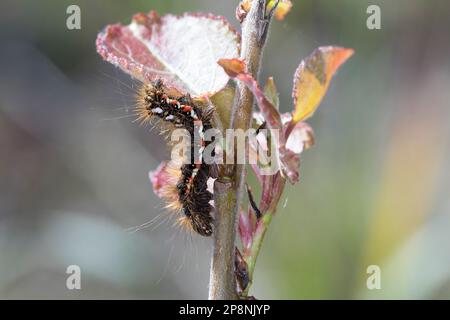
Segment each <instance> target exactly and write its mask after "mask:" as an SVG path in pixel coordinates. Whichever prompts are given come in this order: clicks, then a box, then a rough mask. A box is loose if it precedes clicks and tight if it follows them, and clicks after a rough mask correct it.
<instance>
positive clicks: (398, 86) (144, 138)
mask: <svg viewBox="0 0 450 320" xmlns="http://www.w3.org/2000/svg"><path fill="white" fill-rule="evenodd" d="M293 2H294V8H293V10H292V12H291V13H290V14H289V15H288V16H287V18H286V19H285V20H284V21H283V22H275V23H273V25H272V29H271V34H270V38H269V43H268V45H267V48H266V51H265V54H264V62H263V71H262V73H261V75H260V78H261V79H264V78H266V77H267V76H269V75H273V76H274V77H275V79H276V81H277V85H278V87H279V90H280V94H281V96H280V98H281V108H282V109H283V111H289V110H291V108H292V106H291V97H290V92H291V88H292V76H293V73H294V70H295V68H296V66H297V65H298V63H299V62H300V60H301V59H302V58H303V57H305V56H307V55H308V54H309V53H310V52H311V51H312V50H313V49H315V48H316V47H318V46H320V45H329V44H335V45H341V46H345V47H351V48H354V49H355V51H356V54H355V56H354V57H353V58H351V59H350V61H349V62H348V63H346V64H345V65H344V66H343V68H342V69H341V70H340V71H339V73H338V75H337V76H336V78H335V79H334V81H333V83H332V86H331V88H330V91H329V92H328V95H327V97H326V98H325V100H324V101H323V103H322V105H321V106H320V108H319V110H318V112H317V113H316V114H315V116H314V117H313V118H312V119H311V120H310V121H309V122H310V123H311V125H312V126H313V128H314V130H315V132H316V141H317V144H316V145H315V146H314V148H313V149H311V150H308V152H306V153H305V154H304V156H303V159H302V166H301V182H300V184H298V185H296V186H293V187H292V186H290V187H289V188H288V190H287V192H286V194H285V197H284V198H283V199H282V200H281V204H282V205H283V204H284V206H283V207H282V208H280V210H279V212H278V213H277V216H276V218H275V219H274V222H273V225H272V226H271V228H270V231H269V232H268V235H267V238H266V241H265V243H264V247H263V249H262V252H261V256H260V259H259V261H258V265H257V268H256V274H255V283H254V287H253V288H252V293H253V294H254V295H255V296H256V297H258V298H270V299H357V298H363V299H366V298H369V299H374V298H375V299H376V298H388V299H397V298H406V299H410V298H419V299H422V298H427V299H428V298H450V197H449V191H450V169H449V159H450V158H449V157H450V148H449V145H450V144H449V136H450V110H449V107H450V103H449V101H450V41H449V39H450V34H449V33H450V3H449V2H448V1H446V0H432V1H425V0H396V1H387V0H386V1H376V0H371V1H367V0H358V1H356V0H328V1H326V0H294V1H293ZM69 4H78V5H79V6H80V7H81V14H82V29H81V30H80V31H69V30H67V29H66V24H65V21H66V18H67V15H66V8H67V6H68V5H69ZM236 4H237V0H236V1H207V0H192V1H184V0H183V1H182V0H178V1H176V0H164V1H157V0H145V1H144V0H143V1H100V0H89V1H88V0H85V1H76V0H72V1H46V0H42V1H32V0H28V1H24V0H14V1H12V0H3V1H1V3H0V298H4V299H13V298H43V299H47V298H57V299H79V298H83V299H93V298H120V299H121V298H150V299H177V298H178V299H197V298H199V299H202V298H206V297H207V286H208V279H209V259H210V255H211V248H210V242H209V241H208V240H207V239H206V240H205V239H200V237H196V236H187V235H185V234H183V232H181V231H180V230H177V229H176V228H174V227H172V223H171V222H170V219H169V218H170V217H169V215H168V214H167V213H165V211H164V209H163V206H164V204H163V203H162V201H160V200H159V199H158V198H157V197H156V196H155V195H154V194H153V192H152V190H151V185H150V183H149V181H148V176H147V173H148V171H149V170H151V169H154V168H155V167H156V166H157V164H158V163H159V161H161V160H163V159H166V158H167V157H168V154H169V153H168V151H167V148H166V147H165V146H164V143H163V141H162V138H161V137H160V136H158V135H157V134H156V133H155V132H150V130H149V129H148V128H147V129H146V128H142V127H139V126H137V125H136V124H135V123H132V120H133V118H130V111H129V108H130V107H131V105H132V104H133V94H134V93H133V88H134V87H135V85H136V83H134V82H133V81H131V80H130V78H129V77H128V76H127V75H125V74H123V73H122V72H121V71H120V70H118V69H115V68H114V67H113V66H111V65H109V64H107V63H105V62H103V61H102V60H101V59H100V57H99V56H98V55H97V53H96V50H95V45H94V42H95V38H96V35H97V33H98V32H99V31H100V30H101V29H102V28H103V27H104V26H105V25H107V24H110V23H113V22H122V23H128V22H129V20H130V17H131V16H132V14H134V13H135V12H138V11H145V12H147V11H150V9H156V10H157V11H158V12H160V13H168V12H173V13H182V12H184V11H206V12H212V13H215V14H221V15H224V16H225V17H227V18H228V19H229V20H230V22H231V23H232V24H233V25H235V26H236V27H238V24H237V21H236V20H235V18H234V10H235V6H236ZM370 4H377V5H379V6H380V7H381V10H382V11H381V12H382V29H381V30H375V31H371V30H368V29H367V27H366V19H367V16H368V15H367V13H366V9H367V7H368V6H369V5H370ZM148 221H153V223H149V224H148V225H144V226H143V227H144V228H140V230H138V229H139V228H133V227H136V226H139V225H142V224H144V223H146V222H148ZM72 264H76V265H79V266H80V267H81V271H82V280H81V286H82V289H81V290H72V291H70V290H67V289H66V286H65V282H66V277H67V274H66V273H65V272H66V268H67V266H68V265H72ZM369 265H378V266H380V268H381V271H382V281H381V285H382V289H381V290H372V291H370V290H368V289H367V288H366V279H367V276H368V275H367V273H366V268H367V266H369Z"/></svg>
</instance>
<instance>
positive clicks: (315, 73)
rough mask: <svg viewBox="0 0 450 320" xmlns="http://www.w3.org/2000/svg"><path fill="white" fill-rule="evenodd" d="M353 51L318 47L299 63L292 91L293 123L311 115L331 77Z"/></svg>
mask: <svg viewBox="0 0 450 320" xmlns="http://www.w3.org/2000/svg"><path fill="white" fill-rule="evenodd" d="M353 52H354V51H353V49H346V48H339V47H320V48H318V49H316V50H315V51H314V52H313V53H312V54H311V55H310V56H309V57H308V58H306V59H305V60H303V61H302V62H301V63H300V65H299V66H298V68H297V71H296V72H295V76H294V89H293V91H292V97H293V99H294V108H295V109H294V112H293V119H292V121H293V124H295V123H297V122H299V121H302V120H305V119H307V118H309V117H310V116H312V115H313V113H314V111H316V109H317V107H318V106H319V104H320V102H321V101H322V98H323V97H324V96H325V93H326V92H327V89H328V86H329V84H330V81H331V78H332V77H333V75H334V74H335V72H336V71H337V69H338V68H339V67H340V66H341V65H342V64H343V63H344V62H345V61H346V60H347V59H348V58H350V56H351V55H352V54H353Z"/></svg>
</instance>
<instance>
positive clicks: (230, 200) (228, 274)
mask: <svg viewBox="0 0 450 320" xmlns="http://www.w3.org/2000/svg"><path fill="white" fill-rule="evenodd" d="M270 18H271V17H270V16H269V17H267V16H266V0H253V1H252V5H251V8H250V11H249V12H248V13H247V16H246V17H245V19H244V21H243V22H242V32H241V35H242V41H241V59H242V60H243V61H244V62H245V63H246V65H247V68H248V72H249V73H250V74H251V75H252V76H253V77H254V78H255V79H256V78H257V75H258V72H259V68H260V62H261V57H262V51H263V47H264V44H265V42H266V38H267V30H268V27H269V24H270ZM252 113H253V94H252V92H251V91H250V90H249V89H248V88H247V87H246V86H245V85H244V84H242V83H238V84H237V87H236V93H235V100H234V105H233V109H232V114H231V128H233V129H243V130H244V131H246V130H247V129H248V128H249V127H250V124H251V119H252ZM247 148H248V146H246V149H247ZM235 154H236V153H235ZM246 154H247V150H246ZM245 177H246V166H245V165H243V164H237V165H234V166H228V167H227V169H226V170H224V172H222V174H221V176H220V177H219V179H218V180H217V181H216V182H215V186H214V201H215V209H216V210H215V229H214V251H213V256H212V261H211V271H210V272H211V273H210V285H209V299H211V300H217V299H227V300H231V299H238V296H237V294H236V279H235V275H234V252H235V238H236V221H237V216H238V212H239V207H240V205H239V204H240V202H241V200H242V197H243V193H244V192H243V191H244V182H245Z"/></svg>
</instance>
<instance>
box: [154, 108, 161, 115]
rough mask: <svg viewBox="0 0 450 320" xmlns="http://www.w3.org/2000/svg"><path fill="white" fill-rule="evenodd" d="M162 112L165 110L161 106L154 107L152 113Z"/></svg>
mask: <svg viewBox="0 0 450 320" xmlns="http://www.w3.org/2000/svg"><path fill="white" fill-rule="evenodd" d="M162 112H163V110H162V109H161V108H160V107H158V108H154V109H152V113H154V114H160V113H162Z"/></svg>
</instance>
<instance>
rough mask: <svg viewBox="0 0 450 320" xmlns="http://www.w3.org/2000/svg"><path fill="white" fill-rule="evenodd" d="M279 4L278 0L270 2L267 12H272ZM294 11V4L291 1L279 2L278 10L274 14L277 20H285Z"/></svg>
mask: <svg viewBox="0 0 450 320" xmlns="http://www.w3.org/2000/svg"><path fill="white" fill-rule="evenodd" d="M276 3H277V0H270V1H269V3H268V4H267V10H272V8H273V6H274V5H275V4H276ZM291 9H292V2H291V1H290V0H279V2H278V5H277V8H276V9H275V12H274V17H275V19H277V20H284V18H285V17H286V15H287V14H288V13H289V11H291Z"/></svg>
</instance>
